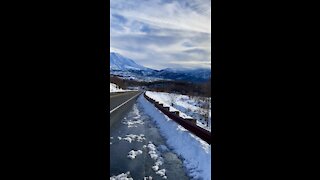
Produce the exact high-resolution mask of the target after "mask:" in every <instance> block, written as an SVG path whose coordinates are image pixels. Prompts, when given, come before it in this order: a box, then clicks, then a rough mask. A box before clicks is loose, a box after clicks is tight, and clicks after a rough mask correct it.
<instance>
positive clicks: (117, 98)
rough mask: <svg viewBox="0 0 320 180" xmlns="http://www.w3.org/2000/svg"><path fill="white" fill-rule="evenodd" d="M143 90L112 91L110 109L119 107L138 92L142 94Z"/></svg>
mask: <svg viewBox="0 0 320 180" xmlns="http://www.w3.org/2000/svg"><path fill="white" fill-rule="evenodd" d="M140 93H141V91H129V92H122V93H110V111H112V110H113V109H115V108H117V107H118V106H119V105H121V104H123V103H124V102H126V101H127V100H129V99H130V98H132V97H134V96H135V95H137V94H140Z"/></svg>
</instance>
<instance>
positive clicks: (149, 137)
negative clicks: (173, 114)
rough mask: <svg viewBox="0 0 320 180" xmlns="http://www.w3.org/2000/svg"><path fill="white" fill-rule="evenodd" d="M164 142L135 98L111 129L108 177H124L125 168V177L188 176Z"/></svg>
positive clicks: (164, 177)
mask: <svg viewBox="0 0 320 180" xmlns="http://www.w3.org/2000/svg"><path fill="white" fill-rule="evenodd" d="M139 98H143V97H139ZM165 142H166V140H165V139H164V137H162V136H161V135H160V133H159V130H158V128H157V127H156V125H155V123H154V122H153V121H152V120H151V119H150V117H149V116H148V115H147V114H145V113H144V112H143V108H142V106H141V103H140V101H136V102H135V104H134V105H133V107H132V108H131V110H130V111H129V112H128V113H127V114H126V115H124V117H123V118H122V119H119V120H118V121H117V122H115V123H114V124H113V125H112V128H111V129H110V175H111V176H112V178H110V179H117V178H116V177H118V178H119V179H120V177H127V175H128V174H129V173H128V174H125V173H127V172H130V175H128V177H131V178H133V179H139V180H140V179H141V180H143V179H151V178H150V177H152V179H177V180H178V179H179V180H184V179H190V178H189V177H188V176H187V174H186V169H185V168H184V167H183V162H182V160H181V159H180V158H179V157H178V156H177V155H176V154H175V153H174V152H173V151H172V150H170V149H169V148H168V146H167V145H166V143H165Z"/></svg>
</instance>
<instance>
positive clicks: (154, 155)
mask: <svg viewBox="0 0 320 180" xmlns="http://www.w3.org/2000/svg"><path fill="white" fill-rule="evenodd" d="M146 147H148V149H149V155H150V157H151V158H152V159H153V160H155V163H154V165H153V166H152V170H153V171H155V173H156V174H158V175H160V176H161V177H162V178H163V179H167V176H166V174H165V172H166V170H165V169H161V170H159V169H160V166H161V165H163V158H162V157H161V155H160V153H159V152H158V151H157V148H156V146H155V145H154V144H152V142H150V141H149V144H148V145H147V146H146Z"/></svg>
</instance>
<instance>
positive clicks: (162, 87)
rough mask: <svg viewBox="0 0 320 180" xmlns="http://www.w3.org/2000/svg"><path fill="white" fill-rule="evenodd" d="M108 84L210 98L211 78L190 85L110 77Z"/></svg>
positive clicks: (177, 82)
mask: <svg viewBox="0 0 320 180" xmlns="http://www.w3.org/2000/svg"><path fill="white" fill-rule="evenodd" d="M110 82H111V83H114V84H117V85H118V86H119V87H120V88H122V89H128V88H132V87H142V88H144V89H145V90H149V91H157V92H168V93H178V94H184V95H190V96H204V97H211V78H210V79H209V80H208V81H207V82H204V83H191V82H185V81H166V80H160V81H153V82H145V81H143V82H141V81H135V80H129V79H121V78H119V77H117V76H114V75H110Z"/></svg>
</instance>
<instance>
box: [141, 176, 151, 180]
mask: <svg viewBox="0 0 320 180" xmlns="http://www.w3.org/2000/svg"><path fill="white" fill-rule="evenodd" d="M143 180H152V176H148V177H144V178H143Z"/></svg>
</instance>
